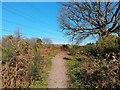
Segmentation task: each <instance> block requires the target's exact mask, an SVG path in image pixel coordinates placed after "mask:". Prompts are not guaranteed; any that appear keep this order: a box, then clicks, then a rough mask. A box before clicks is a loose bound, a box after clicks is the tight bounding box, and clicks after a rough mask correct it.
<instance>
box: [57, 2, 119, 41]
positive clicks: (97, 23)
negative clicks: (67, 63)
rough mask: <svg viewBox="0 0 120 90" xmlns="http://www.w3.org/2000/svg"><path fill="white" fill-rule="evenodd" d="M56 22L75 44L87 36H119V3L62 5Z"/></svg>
mask: <svg viewBox="0 0 120 90" xmlns="http://www.w3.org/2000/svg"><path fill="white" fill-rule="evenodd" d="M58 21H59V24H60V28H61V29H62V30H63V31H65V33H66V34H67V35H69V36H71V37H72V40H75V41H77V43H78V42H79V41H81V40H84V39H85V38H87V37H89V36H97V37H98V38H104V37H107V36H109V35H111V34H113V33H114V34H115V35H118V36H119V35H120V1H119V2H67V3H62V4H61V10H60V14H59V16H58Z"/></svg>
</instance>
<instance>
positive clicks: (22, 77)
mask: <svg viewBox="0 0 120 90" xmlns="http://www.w3.org/2000/svg"><path fill="white" fill-rule="evenodd" d="M48 46H49V45H48ZM48 46H44V45H42V44H41V43H40V40H35V41H34V40H33V42H32V39H30V40H29V39H22V37H21V38H15V37H14V36H12V35H9V36H7V37H5V38H2V46H1V48H0V49H1V50H2V63H3V64H2V65H3V66H2V88H31V87H32V86H34V84H35V85H36V83H35V82H38V81H39V83H41V84H42V85H43V80H44V76H43V75H44V72H45V69H46V67H47V65H48V61H47V60H46V57H48V56H49V55H51V53H53V52H54V51H55V50H56V49H55V47H52V46H49V47H48ZM52 50H53V51H52ZM51 57H53V56H51ZM49 62H50V60H49Z"/></svg>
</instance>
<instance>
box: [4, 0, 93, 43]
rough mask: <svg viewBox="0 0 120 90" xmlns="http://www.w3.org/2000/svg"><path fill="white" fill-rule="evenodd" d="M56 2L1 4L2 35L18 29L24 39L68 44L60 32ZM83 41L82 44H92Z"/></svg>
mask: <svg viewBox="0 0 120 90" xmlns="http://www.w3.org/2000/svg"><path fill="white" fill-rule="evenodd" d="M59 8H60V5H59V3H57V2H35V3H33V2H14V3H12V2H10V3H2V29H3V30H2V35H3V36H6V35H9V34H14V32H15V30H17V29H18V28H19V30H20V32H21V34H22V37H24V38H34V37H39V38H44V37H47V38H50V39H51V40H52V41H53V43H54V44H68V43H69V41H68V38H67V37H66V36H65V34H64V33H63V32H62V31H61V30H60V28H59V25H58V22H57V15H58V13H59ZM92 41H93V40H90V39H88V40H85V41H84V42H83V43H82V44H86V43H87V42H92Z"/></svg>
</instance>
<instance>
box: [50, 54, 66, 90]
mask: <svg viewBox="0 0 120 90" xmlns="http://www.w3.org/2000/svg"><path fill="white" fill-rule="evenodd" d="M65 56H67V54H66V53H65V52H60V53H59V54H58V55H56V56H55V57H54V58H53V59H52V67H51V71H50V73H49V77H48V88H67V81H68V77H67V75H66V74H67V68H66V65H65V64H66V63H65V62H66V61H65V60H64V59H63V58H64V57H65Z"/></svg>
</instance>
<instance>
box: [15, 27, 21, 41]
mask: <svg viewBox="0 0 120 90" xmlns="http://www.w3.org/2000/svg"><path fill="white" fill-rule="evenodd" d="M14 33H15V37H16V39H17V40H19V39H20V38H21V33H20V29H19V28H17V29H16V30H15V32H14Z"/></svg>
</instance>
